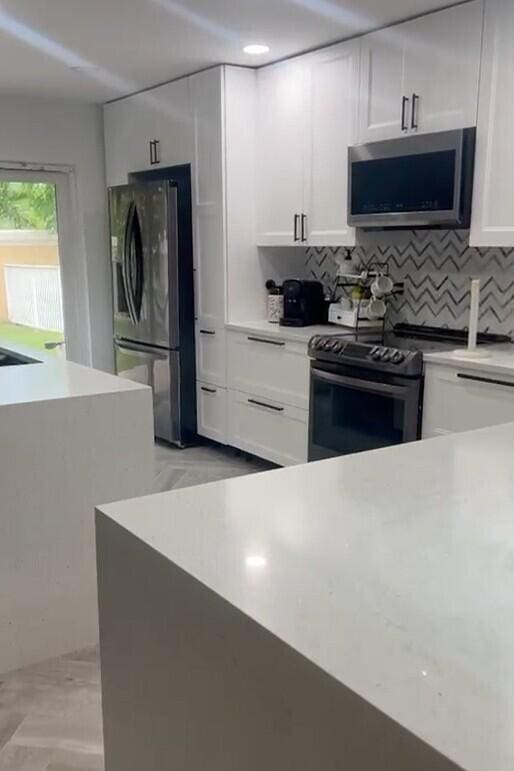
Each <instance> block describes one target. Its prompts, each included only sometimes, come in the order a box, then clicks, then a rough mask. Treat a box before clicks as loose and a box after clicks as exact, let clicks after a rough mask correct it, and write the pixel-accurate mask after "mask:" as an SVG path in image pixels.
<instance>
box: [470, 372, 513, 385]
mask: <svg viewBox="0 0 514 771" xmlns="http://www.w3.org/2000/svg"><path fill="white" fill-rule="evenodd" d="M457 377H458V378H460V379H461V380H472V381H473V382H475V383H489V385H499V386H506V387H507V388H514V383H509V381H508V380H495V379H494V378H490V377H478V376H477V375H463V374H462V373H461V372H459V373H458V374H457Z"/></svg>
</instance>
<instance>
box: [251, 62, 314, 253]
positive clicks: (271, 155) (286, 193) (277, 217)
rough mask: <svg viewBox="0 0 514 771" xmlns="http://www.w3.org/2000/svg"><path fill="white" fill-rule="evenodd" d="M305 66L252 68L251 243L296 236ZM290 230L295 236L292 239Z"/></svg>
mask: <svg viewBox="0 0 514 771" xmlns="http://www.w3.org/2000/svg"><path fill="white" fill-rule="evenodd" d="M306 77H307V68H306V65H305V63H304V61H303V60H299V61H292V62H287V63H285V64H279V65H275V66H273V67H266V68H264V69H262V70H260V71H259V73H258V133H257V147H258V160H257V188H258V192H257V208H258V211H257V243H258V244H259V245H261V246H284V245H291V244H294V243H295V242H296V243H298V242H299V238H300V227H299V222H298V219H297V221H296V222H297V228H296V233H295V215H296V217H297V218H299V216H300V215H301V214H302V212H303V211H304V198H303V195H304V157H305V118H306V103H307V89H306ZM295 235H296V239H295Z"/></svg>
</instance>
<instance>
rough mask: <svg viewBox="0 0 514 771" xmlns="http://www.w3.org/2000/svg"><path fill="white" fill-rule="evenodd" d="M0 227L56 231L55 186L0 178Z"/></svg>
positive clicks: (2, 228) (3, 228) (4, 228)
mask: <svg viewBox="0 0 514 771" xmlns="http://www.w3.org/2000/svg"><path fill="white" fill-rule="evenodd" d="M0 229H1V230H46V231H48V232H50V233H55V232H56V231H57V218H56V203H55V187H54V186H53V185H48V184H45V183H43V182H8V181H1V180H0Z"/></svg>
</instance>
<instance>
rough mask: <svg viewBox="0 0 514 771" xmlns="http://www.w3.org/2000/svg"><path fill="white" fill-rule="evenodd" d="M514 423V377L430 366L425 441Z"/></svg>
mask: <svg viewBox="0 0 514 771" xmlns="http://www.w3.org/2000/svg"><path fill="white" fill-rule="evenodd" d="M513 420H514V377H513V376H512V375H508V374H507V375H504V374H498V373H491V372H484V371H483V370H469V369H455V368H454V367H445V366H437V365H435V364H427V368H426V376H425V396H424V406H423V438H424V439H430V438H431V437H433V436H441V435H445V434H451V433H458V432H460V431H472V430H474V429H477V428H487V427H488V426H496V425H499V424H501V423H509V422H511V421H513Z"/></svg>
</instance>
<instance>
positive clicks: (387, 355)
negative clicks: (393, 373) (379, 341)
mask: <svg viewBox="0 0 514 771" xmlns="http://www.w3.org/2000/svg"><path fill="white" fill-rule="evenodd" d="M380 361H384V362H388V361H391V351H390V350H389V348H384V350H383V351H382V353H381V354H380Z"/></svg>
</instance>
